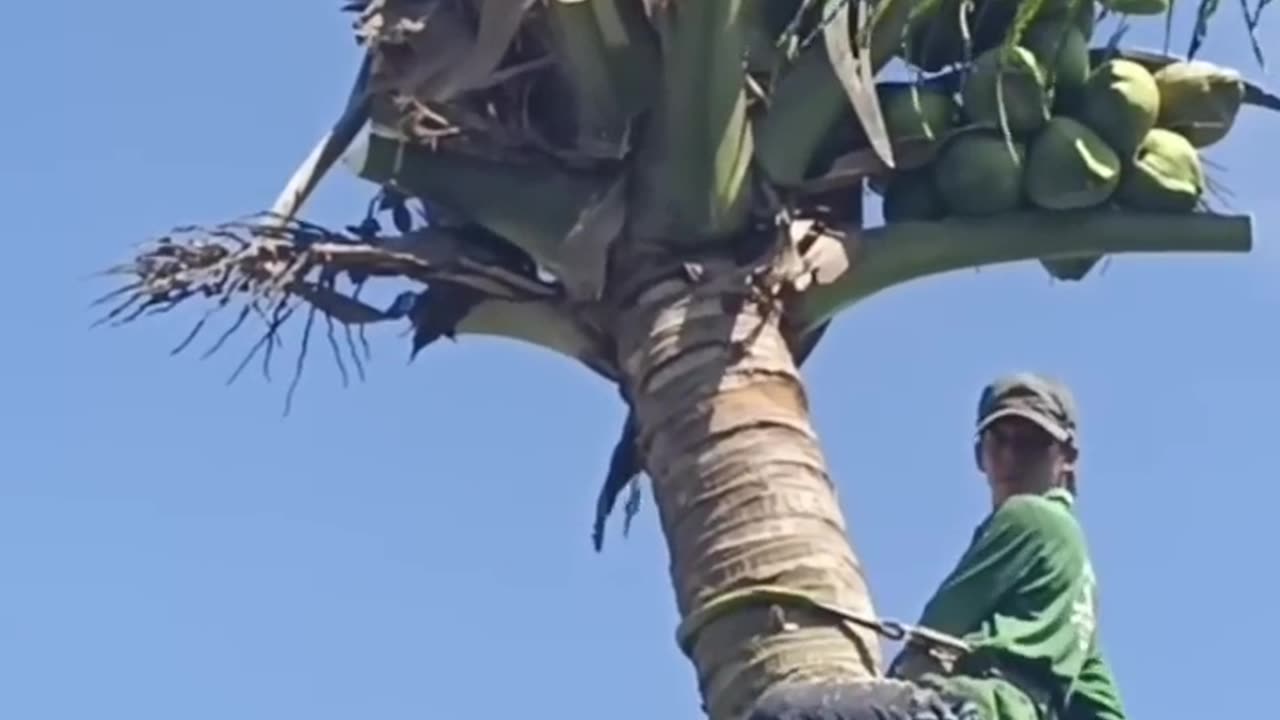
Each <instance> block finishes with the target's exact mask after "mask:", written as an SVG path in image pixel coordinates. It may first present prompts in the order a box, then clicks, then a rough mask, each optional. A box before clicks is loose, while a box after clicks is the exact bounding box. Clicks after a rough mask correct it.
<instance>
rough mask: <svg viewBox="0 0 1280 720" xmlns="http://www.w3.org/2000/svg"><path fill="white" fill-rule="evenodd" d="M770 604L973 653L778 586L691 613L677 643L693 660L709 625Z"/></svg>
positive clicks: (929, 633)
mask: <svg viewBox="0 0 1280 720" xmlns="http://www.w3.org/2000/svg"><path fill="white" fill-rule="evenodd" d="M766 604H778V605H799V606H803V607H806V608H808V609H810V610H818V611H820V612H824V613H826V614H828V615H831V616H833V617H837V618H839V619H841V620H844V621H845V622H846V623H849V624H851V625H857V626H859V627H862V628H866V629H868V630H872V631H874V632H877V633H879V634H880V635H882V636H884V637H886V638H888V639H889V640H905V641H907V642H914V643H919V644H921V645H924V646H928V647H933V648H937V649H941V650H944V651H946V652H948V653H949V654H954V655H960V656H964V655H968V654H969V652H970V647H969V644H968V643H966V642H965V641H963V640H961V639H960V638H957V637H953V636H951V635H947V634H946V633H942V632H938V631H937V630H932V629H930V628H927V627H920V626H916V625H908V624H906V623H903V622H899V621H897V620H885V619H881V618H876V617H871V616H868V615H863V614H861V613H858V612H855V611H853V610H849V609H847V608H842V607H840V606H838V605H833V604H831V603H827V602H823V601H822V600H819V599H817V598H815V597H812V596H811V595H808V594H807V593H804V592H800V591H798V590H793V589H791V588H787V587H779V586H776V585H754V586H752V587H747V588H742V589H740V590H731V591H729V592H727V593H724V594H722V595H720V596H718V597H716V598H714V599H712V600H710V601H708V602H707V603H706V604H704V605H703V606H702V607H699V608H697V609H695V610H694V611H693V612H691V613H689V615H688V616H686V617H685V619H684V620H683V621H682V622H681V623H680V626H679V627H678V628H676V642H677V643H679V645H680V649H681V650H683V651H684V653H685V654H686V655H689V656H692V655H693V652H692V651H693V642H694V640H695V639H697V636H698V633H700V632H701V631H702V630H703V628H705V627H706V626H707V625H710V624H711V623H712V622H713V621H715V620H717V619H719V618H720V617H722V616H723V615H725V614H726V613H728V612H729V611H731V610H735V609H737V608H740V607H742V606H744V605H766Z"/></svg>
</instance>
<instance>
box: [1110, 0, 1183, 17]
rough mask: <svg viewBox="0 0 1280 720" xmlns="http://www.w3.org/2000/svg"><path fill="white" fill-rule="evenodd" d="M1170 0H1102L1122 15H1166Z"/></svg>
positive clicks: (1113, 10)
mask: <svg viewBox="0 0 1280 720" xmlns="http://www.w3.org/2000/svg"><path fill="white" fill-rule="evenodd" d="M1169 1H1170V0H1102V6H1103V7H1105V8H1106V9H1108V10H1111V11H1112V12H1117V13H1120V14H1121V15H1164V14H1165V13H1167V12H1169Z"/></svg>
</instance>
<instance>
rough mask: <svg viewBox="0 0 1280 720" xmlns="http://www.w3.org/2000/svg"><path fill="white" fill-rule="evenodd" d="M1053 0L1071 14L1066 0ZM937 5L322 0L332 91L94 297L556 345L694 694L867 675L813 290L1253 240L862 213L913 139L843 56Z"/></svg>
mask: <svg viewBox="0 0 1280 720" xmlns="http://www.w3.org/2000/svg"><path fill="white" fill-rule="evenodd" d="M1065 2H1067V3H1069V4H1070V3H1076V4H1074V5H1071V8H1070V10H1071V11H1072V12H1074V11H1075V10H1077V9H1079V8H1080V7H1083V8H1084V12H1087V13H1088V16H1089V18H1090V19H1091V18H1092V17H1093V11H1094V10H1095V7H1094V5H1093V2H1092V0H1087V2H1083V5H1081V4H1080V3H1081V2H1082V0H1065ZM1051 4H1052V3H1051V1H1050V0H1040V2H1038V3H1035V4H1034V5H1035V7H1033V6H1032V4H1030V3H1018V2H1016V0H985V3H984V2H979V3H978V4H977V7H978V8H979V9H981V8H984V7H985V8H988V9H990V8H996V9H997V10H1000V11H1002V12H1004V15H1003V16H1002V15H1000V13H999V12H997V13H995V14H994V15H993V16H996V17H1004V20H1002V21H1000V23H999V25H1000V29H999V32H998V33H996V32H994V31H987V32H986V35H984V34H983V32H976V33H975V34H974V36H973V37H972V38H971V40H970V41H969V42H965V43H962V44H961V46H958V47H960V49H961V50H962V53H961V55H963V57H960V56H956V57H943V58H942V59H941V60H937V59H934V60H929V61H919V62H921V63H922V64H932V65H937V66H939V67H941V66H944V65H945V66H951V65H954V64H956V63H955V61H957V60H963V59H964V58H967V57H968V56H969V55H971V54H972V53H974V52H980V51H982V50H983V49H986V48H991V47H995V46H997V45H1000V43H1002V42H1005V41H1007V40H1008V41H1010V42H1012V41H1016V39H1017V37H1016V35H1014V34H1010V33H1016V32H1017V31H1016V30H1010V29H1009V28H1010V26H1011V25H1014V26H1016V25H1017V23H1012V24H1011V23H1010V21H1011V20H1012V19H1013V18H1014V16H1015V15H1016V16H1017V17H1018V18H1021V17H1022V15H1023V14H1026V15H1028V16H1030V15H1031V14H1034V12H1039V11H1040V10H1039V9H1038V8H1039V7H1040V6H1044V8H1048V7H1049V6H1050V5H1051ZM959 7H960V5H959V3H957V2H954V1H953V0H941V2H938V1H935V0H882V2H880V3H879V4H874V5H873V4H871V3H869V2H858V3H852V2H847V1H845V0H823V1H822V2H814V1H813V0H775V1H774V2H769V3H765V2H759V1H752V0H643V1H642V0H366V1H365V2H353V3H350V5H349V6H348V8H347V9H349V10H351V11H353V12H354V13H355V18H356V19H355V22H354V26H355V29H356V34H357V37H358V38H359V40H360V42H361V43H362V44H363V46H364V47H365V48H366V49H367V54H366V58H365V60H364V63H363V65H362V66H361V68H360V70H359V72H358V74H357V79H356V81H355V83H354V86H353V89H352V92H351V96H350V101H349V103H348V104H347V106H346V107H345V109H344V110H343V112H342V113H341V116H340V118H339V119H338V120H337V121H336V122H335V123H334V125H333V128H332V130H331V131H330V132H329V133H328V134H327V135H326V136H325V137H324V138H322V139H321V140H320V141H319V143H318V144H317V145H316V148H315V150H314V152H313V153H312V154H311V155H310V156H309V157H308V158H307V159H306V161H305V162H304V163H303V164H302V166H301V167H300V168H299V169H298V171H297V173H296V174H295V176H294V177H293V178H292V179H291V180H290V182H289V183H288V185H287V187H286V188H285V190H284V192H283V193H282V194H281V196H280V198H279V200H278V201H277V202H276V204H275V206H274V207H273V209H272V211H271V212H269V213H266V214H264V215H263V216H259V217H257V218H254V219H251V220H246V221H239V222H234V223H228V224H226V225H223V226H218V227H215V228H204V229H191V228H188V229H187V230H186V231H184V233H185V235H184V234H183V233H177V232H175V233H173V234H170V235H166V236H165V237H163V238H161V239H160V240H158V241H157V242H156V243H155V244H154V245H151V246H149V247H148V248H146V249H145V250H144V251H143V252H142V253H141V254H140V255H139V256H138V257H137V258H136V259H135V260H134V261H132V262H130V263H129V264H127V265H126V266H124V267H122V268H121V271H122V272H124V273H127V274H130V275H131V276H132V277H133V281H132V282H130V283H129V284H128V285H127V286H126V287H124V288H122V290H121V291H120V292H119V293H117V294H115V295H114V296H115V297H117V298H123V303H122V304H121V305H119V306H117V307H116V308H115V309H114V310H113V311H112V312H111V313H110V317H112V318H115V319H117V320H128V319H131V318H133V317H137V316H139V315H140V314H142V313H143V312H146V311H164V310H167V309H169V308H171V307H174V306H176V305H178V304H180V303H183V302H185V301H187V300H188V299H191V298H201V297H203V298H207V299H209V300H211V301H212V302H213V308H212V309H211V310H210V313H212V312H215V311H217V310H219V309H222V308H225V307H229V306H236V307H239V308H241V309H240V311H239V315H238V316H237V318H236V320H235V321H234V322H233V323H232V325H231V329H230V330H228V331H227V332H230V331H231V330H234V329H235V328H239V327H242V326H243V324H244V323H245V322H247V321H250V320H253V321H255V322H256V321H257V320H258V319H260V320H262V321H263V322H264V323H265V325H266V327H267V329H266V331H265V332H264V334H263V339H262V341H261V342H260V343H259V345H258V346H257V347H256V348H255V350H256V351H261V352H266V353H270V352H271V350H272V348H273V347H274V346H275V339H274V334H275V332H276V331H277V330H278V329H279V328H280V327H281V325H282V323H284V322H285V321H286V320H287V319H288V318H290V317H291V316H293V315H294V314H295V313H296V312H297V311H299V310H301V311H303V313H304V314H305V315H306V318H307V319H306V334H307V336H308V337H309V335H310V332H311V328H312V324H313V322H314V321H315V320H316V319H317V318H321V319H323V320H324V321H325V322H327V323H329V324H330V340H331V341H333V339H334V336H333V334H332V332H333V330H332V323H334V322H335V321H336V322H339V323H341V324H342V325H344V326H346V328H347V332H348V338H347V339H348V343H349V345H350V346H351V350H352V352H351V354H349V355H348V361H349V362H355V363H356V364H359V362H360V360H359V353H357V352H355V351H354V347H355V343H354V342H352V341H351V335H350V329H351V328H353V327H359V326H363V325H366V324H369V323H375V322H383V321H392V320H400V321H407V322H408V323H409V324H410V325H411V326H412V328H413V330H414V334H413V344H414V350H415V352H416V351H417V350H419V349H421V348H423V347H426V346H427V345H430V344H431V343H432V342H433V341H435V340H437V339H439V338H440V337H454V336H456V335H465V334H486V335H496V336H502V337H508V338H512V339H517V340H521V341H525V342H528V343H532V344H535V345H538V346H541V347H544V348H547V349H549V350H552V351H555V352H558V353H560V354H562V355H564V356H567V357H568V358H570V359H572V360H574V361H577V362H578V363H581V364H582V365H583V366H585V367H586V368H588V369H590V370H591V371H592V372H595V373H598V374H599V375H601V376H603V377H605V378H607V379H608V380H610V381H612V382H615V383H616V384H617V386H618V388H619V391H620V394H621V396H622V398H623V400H624V401H625V402H626V403H627V405H628V407H629V410H630V416H629V418H628V420H627V423H626V426H625V427H624V428H623V430H622V433H621V434H622V437H621V438H620V440H619V444H618V447H617V449H616V451H615V456H614V461H613V463H612V467H611V468H610V472H609V479H608V481H607V482H606V487H605V489H604V491H603V492H602V496H601V521H602V520H603V516H604V515H606V514H607V513H608V511H609V509H610V508H612V506H613V502H614V498H615V496H616V495H617V493H618V491H619V490H621V489H622V488H623V487H625V486H626V485H627V483H628V482H629V481H632V479H633V478H634V476H636V475H637V474H638V473H639V472H640V471H641V470H643V471H644V472H645V473H646V474H647V476H648V477H649V479H650V480H651V484H652V494H653V497H654V498H655V500H656V505H657V508H658V512H659V514H660V517H661V526H662V532H663V534H664V536H665V538H666V543H667V547H668V549H669V553H670V561H671V562H670V567H671V582H672V585H673V588H674V590H675V597H676V603H677V606H678V609H679V613H680V616H681V617H682V618H683V620H682V624H681V627H680V632H679V637H680V644H681V647H682V649H683V651H684V652H685V653H686V654H687V655H688V657H689V658H690V660H691V661H692V663H693V665H694V667H695V669H696V671H697V676H698V680H699V686H700V689H701V693H702V696H703V700H704V707H705V710H706V711H707V713H708V714H709V715H710V716H711V717H713V718H717V719H721V718H725V719H727V718H741V717H743V716H744V715H745V714H746V713H747V712H748V711H749V710H750V708H751V707H752V706H753V704H754V703H755V701H756V700H757V699H758V698H759V697H760V696H761V694H762V693H764V692H765V691H766V690H768V689H770V688H773V687H776V686H780V685H782V684H785V683H796V682H819V681H832V680H839V681H841V682H851V681H857V680H870V679H874V678H876V677H878V676H879V675H880V649H879V645H878V643H879V637H880V636H881V635H885V634H888V635H890V636H893V635H895V634H901V632H903V631H904V629H903V628H902V627H901V626H898V625H895V624H893V623H886V622H883V621H881V620H879V619H878V615H877V613H876V610H875V608H873V607H872V603H871V600H870V596H869V593H868V588H867V579H866V577H864V574H863V572H862V570H861V568H860V566H859V562H858V559H857V556H856V554H855V552H854V550H853V548H852V547H851V545H850V543H849V540H848V538H847V535H846V532H845V521H844V519H843V518H842V516H841V513H840V510H839V506H838V504H837V500H836V494H835V488H834V485H833V483H832V479H831V478H830V477H829V475H828V472H827V468H826V462H825V460H824V458H823V453H822V449H821V447H820V445H819V442H818V438H817V436H816V434H815V432H814V429H813V426H812V424H811V421H810V418H809V411H808V403H807V400H806V396H805V388H804V386H803V385H802V383H801V381H800V378H799V376H798V374H797V365H798V364H799V363H800V362H802V361H803V359H804V357H805V356H806V355H807V354H808V353H809V352H810V351H811V350H812V349H813V347H814V346H815V345H816V344H817V342H818V340H819V339H820V338H821V336H822V333H823V330H824V329H825V327H826V325H827V323H828V322H829V321H830V320H831V318H832V317H833V316H834V315H835V314H836V313H838V312H840V311H841V310H844V309H846V308H848V307H850V306H852V305H853V304H854V303H856V302H857V301H858V300H861V299H863V298H865V297H867V296H869V295H871V294H873V293H876V292H878V291H881V290H884V289H886V288H889V287H892V286H895V285H898V284H900V283H904V282H907V281H910V280H913V279H916V278H921V277H925V276H928V275H932V274H936V273H941V272H946V271H952V270H958V269H964V268H971V267H976V266H983V265H989V264H993V263H1004V262H1013V261H1021V260H1040V261H1042V262H1046V263H1054V262H1057V263H1063V262H1075V263H1080V262H1083V263H1085V265H1086V269H1087V265H1088V264H1091V262H1092V261H1091V260H1090V258H1093V257H1097V256H1100V255H1104V254H1114V253H1124V252H1241V251H1247V250H1248V249H1249V247H1250V244H1251V241H1252V238H1251V225H1250V219H1249V218H1248V217H1247V216H1222V215H1214V214H1210V213H1206V212H1197V213H1190V214H1189V213H1185V212H1179V213H1159V212H1148V213H1141V214H1139V213H1134V212H1127V211H1124V210H1118V209H1116V208H1112V207H1107V208H1099V209H1096V210H1083V211H1078V212H1069V213H1064V212H1058V213H1053V212H1047V211H1042V210H1034V209H1023V210H1017V211H1014V212H1008V213H1001V214H995V215H989V216H984V217H966V218H955V217H950V218H942V219H934V220H913V221H905V222H896V223H890V224H888V225H885V226H882V227H875V228H866V227H864V223H863V221H862V219H863V198H864V192H863V186H864V184H865V183H866V182H867V181H868V179H871V180H873V181H877V182H878V181H880V180H883V179H884V178H886V177H892V176H894V173H895V172H896V171H897V170H896V169H897V168H899V167H907V166H911V165H912V164H913V163H915V160H914V159H913V158H916V157H924V156H927V155H929V153H931V152H934V151H935V150H936V147H937V142H936V141H937V138H931V137H925V138H919V137H899V136H897V135H895V133H894V132H893V128H892V127H887V126H886V122H885V119H884V116H883V115H882V112H881V110H880V102H881V97H880V95H879V94H878V93H877V92H876V89H875V85H874V80H873V78H875V77H876V76H877V74H879V73H880V72H881V70H882V69H883V68H885V67H886V66H887V65H888V64H889V63H890V62H891V61H892V60H893V59H894V58H895V56H899V57H900V56H902V55H903V54H904V53H903V48H904V47H906V45H904V43H903V41H902V39H903V38H908V39H910V38H917V39H918V38H920V37H921V35H920V33H921V32H922V29H923V31H925V32H926V34H927V31H930V30H931V29H932V28H939V27H945V26H946V25H947V22H949V20H948V19H949V18H952V17H953V16H955V13H954V12H948V11H947V9H948V8H951V9H953V10H954V9H956V8H959ZM966 7H967V8H968V9H967V10H966V12H973V11H974V8H973V7H970V6H966ZM1044 12H1047V10H1045V11H1044ZM1205 17H1206V18H1207V17H1208V16H1207V15H1205ZM971 19H972V18H971ZM1090 24H1092V23H1090ZM1254 24H1255V25H1256V17H1254ZM973 27H975V28H978V29H979V30H981V29H982V28H983V27H985V26H983V25H981V23H979V24H976V25H974V26H973ZM942 34H943V35H945V34H946V33H945V32H944V33H942ZM993 38H994V39H993ZM1010 38H1012V40H1010ZM984 43H985V45H984ZM916 47H931V45H930V44H929V43H928V42H924V41H921V42H918V43H917V45H916ZM1096 52H1102V53H1107V52H1123V51H1116V50H1114V49H1108V48H1105V47H1103V48H1100V49H1097V50H1096ZM944 55H945V53H944ZM1128 56H1129V57H1134V58H1137V59H1138V60H1140V61H1141V62H1143V63H1144V64H1146V65H1148V66H1149V67H1159V66H1161V65H1163V64H1167V63H1168V62H1170V60H1171V59H1170V58H1167V57H1164V56H1162V55H1159V54H1152V53H1129V55H1128ZM942 77H943V78H944V79H943V80H942V81H945V78H946V77H948V76H947V75H946V73H944V74H943V75H942ZM950 77H952V79H953V80H954V79H956V78H958V77H959V75H956V74H955V73H953V74H952V75H951V76H950ZM934 81H935V82H937V81H938V80H936V79H935V80H934ZM1243 87H1245V91H1244V100H1245V101H1246V102H1254V103H1259V104H1268V103H1270V104H1271V106H1272V107H1277V105H1276V99H1275V98H1274V97H1271V96H1267V95H1265V93H1262V92H1261V91H1259V90H1258V89H1257V88H1255V87H1253V86H1251V85H1244V86H1243ZM1232 113H1234V110H1233V111H1232ZM340 160H341V161H342V162H344V163H346V164H347V165H349V166H350V167H351V168H353V169H354V171H355V172H356V173H358V174H359V176H361V177H363V178H365V179H367V180H370V181H371V182H373V183H375V184H376V185H377V186H378V187H379V191H378V194H377V195H376V197H375V200H374V202H373V203H372V204H371V208H370V213H369V216H368V217H367V218H365V219H364V221H363V222H360V223H359V224H356V225H353V226H351V227H349V228H347V229H345V230H342V231H333V230H328V229H325V228H322V227H318V226H316V225H312V224H309V223H306V222H304V221H302V220H300V219H298V216H299V211H300V209H301V208H302V206H303V204H304V202H305V201H306V199H307V197H308V196H309V195H310V194H311V192H312V190H313V189H314V188H315V186H316V184H317V182H319V180H320V179H321V177H322V176H323V175H324V174H325V173H326V172H327V171H328V170H329V169H330V168H332V167H333V166H335V165H336V164H338V163H339V161H340ZM1049 266H1050V267H1052V265H1051V264H1050V265H1049ZM377 277H391V278H398V279H399V280H401V281H403V282H407V283H409V284H410V285H412V286H413V288H414V289H413V290H411V291H406V292H405V293H403V294H401V295H400V296H399V297H398V298H397V299H396V301H395V302H393V303H391V304H390V305H389V306H387V307H375V306H374V305H372V304H370V303H368V302H365V301H363V300H361V299H360V289H361V288H362V287H363V286H364V285H365V283H366V282H367V281H369V280H370V279H371V278H377ZM206 319H207V318H206ZM204 325H205V323H204V321H201V323H200V325H199V326H197V328H195V330H193V333H192V337H194V336H195V333H196V332H198V331H199V330H200V329H201V328H202V327H204ZM223 337H225V334H224V336H223ZM331 344H332V347H333V349H334V351H335V352H336V353H339V358H340V359H341V357H342V354H343V353H345V352H346V351H345V350H343V348H342V343H340V342H336V341H334V342H331ZM305 346H306V342H305V340H304V347H305ZM597 540H598V539H597ZM873 684H874V683H872V684H868V685H866V687H868V688H870V687H872V685H873Z"/></svg>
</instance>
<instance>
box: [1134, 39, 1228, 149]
mask: <svg viewBox="0 0 1280 720" xmlns="http://www.w3.org/2000/svg"><path fill="white" fill-rule="evenodd" d="M1154 77H1155V81H1156V87H1157V88H1159V89H1160V117H1159V119H1157V120H1156V125H1158V126H1159V127H1162V128H1168V129H1169V130H1173V131H1175V132H1177V133H1179V134H1180V135H1182V136H1184V137H1186V138H1187V139H1188V140H1190V141H1191V144H1192V145H1194V146H1196V147H1198V148H1202V147H1207V146H1209V145H1212V144H1214V143H1216V142H1218V141H1219V140H1221V139H1222V138H1224V137H1226V135H1227V133H1228V132H1229V131H1230V130H1231V126H1232V125H1234V124H1235V121H1236V114H1237V113H1238V112H1239V111H1240V105H1241V104H1242V103H1243V102H1244V79H1243V78H1241V77H1240V73H1238V72H1236V71H1235V70H1232V69H1230V68H1224V67H1220V66H1218V65H1214V64H1213V63H1208V62H1204V61H1201V60H1193V61H1190V62H1175V63H1173V64H1171V65H1166V66H1165V67H1163V68H1161V69H1160V70H1158V71H1156V73H1155V76H1154Z"/></svg>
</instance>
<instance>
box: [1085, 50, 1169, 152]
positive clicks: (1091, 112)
mask: <svg viewBox="0 0 1280 720" xmlns="http://www.w3.org/2000/svg"><path fill="white" fill-rule="evenodd" d="M1074 114H1075V115H1076V117H1077V118H1078V119H1079V120H1081V121H1082V122H1083V123H1084V124H1085V125H1088V126H1089V127H1090V128H1092V129H1093V130H1094V132H1096V133H1098V134H1099V135H1101V136H1102V139H1103V140H1105V141H1106V142H1107V144H1108V145H1110V146H1111V148H1112V149H1113V150H1115V151H1116V152H1117V153H1119V154H1120V156H1121V157H1128V156H1130V155H1132V154H1133V151H1134V150H1136V149H1137V148H1138V144H1139V143H1141V142H1142V140H1143V138H1145V137H1146V136H1147V133H1148V132H1150V131H1151V128H1153V127H1155V124H1156V118H1157V117H1158V116H1159V114H1160V90H1159V88H1157V87H1156V81H1155V78H1154V77H1152V75H1151V73H1150V72H1149V71H1148V70H1147V69H1146V68H1145V67H1143V66H1141V65H1139V64H1138V63H1136V62H1133V61H1132V60H1124V59H1119V58H1117V59H1113V60H1108V61H1106V62H1104V63H1102V64H1101V65H1099V66H1098V67H1096V68H1094V70H1093V72H1092V73H1090V74H1089V81H1088V82H1087V83H1086V84H1085V86H1084V90H1083V92H1082V93H1081V94H1080V103H1079V106H1078V107H1077V108H1076V111H1075V113H1074Z"/></svg>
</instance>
